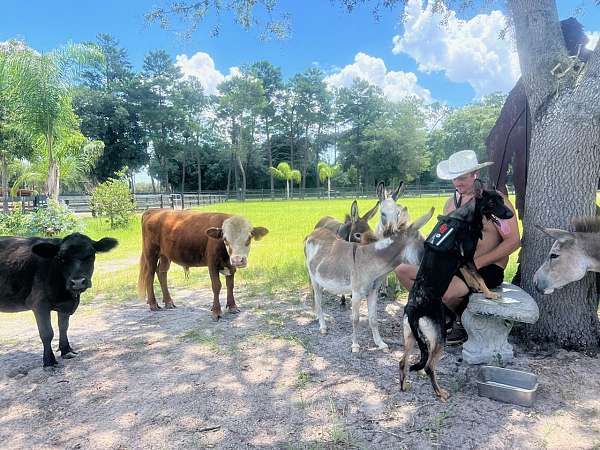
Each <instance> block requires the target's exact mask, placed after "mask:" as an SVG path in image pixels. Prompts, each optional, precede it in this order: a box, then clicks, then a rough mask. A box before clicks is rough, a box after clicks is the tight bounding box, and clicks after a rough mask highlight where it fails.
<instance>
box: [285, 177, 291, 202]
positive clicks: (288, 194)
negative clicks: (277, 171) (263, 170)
mask: <svg viewBox="0 0 600 450" xmlns="http://www.w3.org/2000/svg"><path fill="white" fill-rule="evenodd" d="M285 196H286V198H287V199H288V200H289V199H290V180H287V179H286V180H285Z"/></svg>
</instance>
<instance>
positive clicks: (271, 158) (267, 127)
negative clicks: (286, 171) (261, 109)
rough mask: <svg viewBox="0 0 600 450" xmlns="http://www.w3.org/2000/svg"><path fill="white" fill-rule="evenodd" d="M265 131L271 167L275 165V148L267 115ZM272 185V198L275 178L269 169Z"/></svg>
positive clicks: (272, 196)
mask: <svg viewBox="0 0 600 450" xmlns="http://www.w3.org/2000/svg"><path fill="white" fill-rule="evenodd" d="M265 131H266V134H267V157H268V158H269V167H273V150H272V149H271V135H270V130H269V118H268V117H265ZM269 176H270V178H271V179H270V182H271V183H270V185H271V200H273V198H274V197H275V179H274V177H273V172H271V171H269Z"/></svg>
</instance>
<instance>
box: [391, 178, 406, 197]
mask: <svg viewBox="0 0 600 450" xmlns="http://www.w3.org/2000/svg"><path fill="white" fill-rule="evenodd" d="M403 193H404V181H401V182H400V184H399V185H398V187H397V188H396V190H395V191H394V192H393V193H392V199H393V200H394V201H396V200H398V198H399V197H400V196H401V195H402V194H403Z"/></svg>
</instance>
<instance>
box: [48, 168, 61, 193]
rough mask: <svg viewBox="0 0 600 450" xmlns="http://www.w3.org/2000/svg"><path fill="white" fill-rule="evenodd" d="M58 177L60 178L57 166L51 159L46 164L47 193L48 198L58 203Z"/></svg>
mask: <svg viewBox="0 0 600 450" xmlns="http://www.w3.org/2000/svg"><path fill="white" fill-rule="evenodd" d="M59 177H60V172H59V169H58V164H57V163H56V161H55V160H54V159H52V160H50V161H49V164H48V182H47V184H48V186H47V191H48V198H51V199H52V200H56V201H58V192H59V190H60V185H59Z"/></svg>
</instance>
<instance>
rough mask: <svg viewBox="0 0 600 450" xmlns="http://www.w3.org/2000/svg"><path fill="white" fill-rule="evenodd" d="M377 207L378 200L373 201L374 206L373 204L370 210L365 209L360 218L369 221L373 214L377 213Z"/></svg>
mask: <svg viewBox="0 0 600 450" xmlns="http://www.w3.org/2000/svg"><path fill="white" fill-rule="evenodd" d="M378 208H379V202H377V203H375V206H373V207H372V208H371V209H370V210H368V211H367V213H366V214H365V215H364V216H362V217H361V220H365V221H367V222H368V221H369V220H371V219H372V218H373V216H374V215H375V214H376V213H377V209H378Z"/></svg>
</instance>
